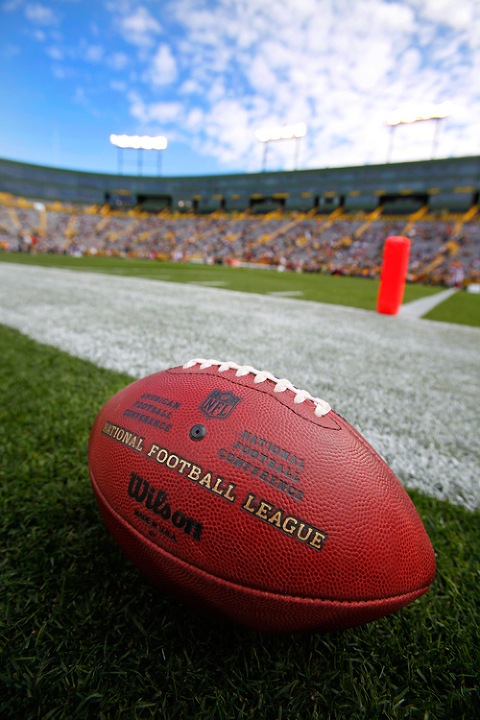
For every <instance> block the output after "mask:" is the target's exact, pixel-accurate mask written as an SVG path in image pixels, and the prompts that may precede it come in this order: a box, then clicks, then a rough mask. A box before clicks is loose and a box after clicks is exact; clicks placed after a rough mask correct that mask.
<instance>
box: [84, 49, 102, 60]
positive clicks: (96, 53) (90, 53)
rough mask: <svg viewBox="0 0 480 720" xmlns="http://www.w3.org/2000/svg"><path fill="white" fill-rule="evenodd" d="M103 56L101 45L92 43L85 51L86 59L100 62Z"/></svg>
mask: <svg viewBox="0 0 480 720" xmlns="http://www.w3.org/2000/svg"><path fill="white" fill-rule="evenodd" d="M102 58H103V47H102V46H101V45H90V46H89V47H88V48H87V51H86V53H85V60H88V62H95V63H98V62H100V61H101V60H102Z"/></svg>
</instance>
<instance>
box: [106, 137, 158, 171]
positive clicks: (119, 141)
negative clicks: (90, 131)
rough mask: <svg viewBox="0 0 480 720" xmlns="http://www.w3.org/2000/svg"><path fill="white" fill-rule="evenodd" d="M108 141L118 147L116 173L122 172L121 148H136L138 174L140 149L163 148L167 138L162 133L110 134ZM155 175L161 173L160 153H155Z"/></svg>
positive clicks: (140, 162) (140, 158) (140, 168)
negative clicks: (152, 135)
mask: <svg viewBox="0 0 480 720" xmlns="http://www.w3.org/2000/svg"><path fill="white" fill-rule="evenodd" d="M110 142H111V143H112V145H115V146H116V147H117V148H118V154H117V159H118V174H119V175H121V174H122V165H123V152H122V151H123V150H125V149H127V148H132V149H133V150H137V151H138V152H137V161H138V174H139V175H141V174H142V167H143V164H142V161H143V158H142V150H159V151H160V150H165V148H166V147H167V138H166V137H164V136H163V135H155V136H154V137H150V135H113V134H112V135H110ZM157 175H161V155H160V152H159V153H158V155H157Z"/></svg>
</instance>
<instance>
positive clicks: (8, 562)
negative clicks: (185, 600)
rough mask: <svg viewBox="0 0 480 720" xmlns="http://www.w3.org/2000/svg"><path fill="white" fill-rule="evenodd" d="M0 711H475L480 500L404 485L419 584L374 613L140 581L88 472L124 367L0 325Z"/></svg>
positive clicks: (441, 715)
mask: <svg viewBox="0 0 480 720" xmlns="http://www.w3.org/2000/svg"><path fill="white" fill-rule="evenodd" d="M0 357H1V358H2V362H1V364H0V392H1V397H2V403H1V406H0V532H1V541H0V542H1V545H0V547H1V561H0V574H1V577H0V632H1V646H0V717H2V719H3V718H13V719H14V720H20V719H24V718H25V720H27V719H30V718H31V719H32V720H33V718H42V719H45V720H46V719H47V718H48V719H50V718H68V719H71V718H82V720H83V719H84V718H88V719H90V718H92V719H97V718H98V719H100V720H106V719H107V718H112V719H113V718H122V719H123V718H125V719H127V718H128V719H129V718H141V719H144V718H145V719H147V718H167V719H168V720H171V719H173V718H182V719H185V720H186V719H190V718H195V719H196V718H199V719H202V720H203V719H209V718H211V719H212V720H213V719H215V720H216V719H217V718H218V719H219V720H226V719H230V718H232V719H233V718H253V719H258V718H266V719H268V720H270V719H271V720H279V719H283V720H285V719H287V718H288V720H294V719H298V720H300V719H309V718H318V719H321V720H328V719H330V718H335V719H338V720H340V719H342V720H344V719H345V718H348V719H349V720H350V719H352V720H356V719H357V718H358V719H360V718H361V719H367V718H368V719H370V718H372V719H376V718H382V719H383V718H385V719H388V720H390V719H391V720H393V719H395V720H396V719H398V718H409V719H411V718H419V720H428V719H430V720H441V719H445V720H451V719H452V718H463V719H464V720H470V719H471V720H473V719H474V718H478V717H479V716H480V697H479V667H480V632H479V625H480V606H479V602H478V583H479V577H480V522H479V520H480V517H479V514H478V513H476V514H470V513H469V512H467V511H466V510H464V509H462V508H460V507H454V506H451V505H449V504H447V503H442V502H440V501H438V500H433V499H430V498H427V497H423V496H421V495H418V494H413V495H412V497H413V499H414V502H415V503H416V505H417V508H418V509H419V512H420V515H421V517H422V519H423V522H424V524H425V526H426V529H427V531H428V533H429V535H430V538H431V540H432V543H433V545H434V548H435V550H436V553H437V561H438V571H437V577H436V580H435V582H434V585H433V587H432V588H431V590H430V591H429V592H428V593H427V595H425V596H423V597H422V598H421V599H420V600H419V601H417V602H416V603H414V604H413V605H410V606H408V607H407V608H405V609H404V610H402V611H400V612H399V613H396V614H394V615H392V616H390V617H388V618H385V619H383V620H380V621H378V622H376V623H372V624H370V625H366V626H364V627H362V628H356V629H352V630H348V631H345V632H339V633H328V634H324V635H305V636H297V635H288V636H275V635H273V636H272V635H262V634H260V633H255V632H252V631H247V630H243V629H241V628H236V627H232V626H229V625H224V624H222V623H220V622H217V621H215V620H210V619H206V618H205V617H204V616H201V615H199V614H197V613H196V612H194V611H193V610H189V609H186V608H185V607H183V606H181V605H179V604H178V603H177V602H175V601H174V600H171V599H170V598H168V597H167V596H165V595H163V594H161V593H160V592H158V591H157V590H155V589H154V588H153V587H151V586H150V585H149V584H148V582H146V581H145V580H144V579H143V578H142V576H141V575H140V574H139V573H138V571H137V570H136V569H135V568H134V567H133V566H132V565H131V563H130V562H129V561H128V560H127V559H126V558H125V557H124V556H123V554H122V553H121V551H120V550H119V549H118V548H117V546H116V545H115V543H114V541H113V540H112V539H111V537H110V536H109V535H108V533H107V531H106V529H105V527H104V525H103V522H102V520H101V518H100V515H99V513H98V510H97V508H96V504H95V500H94V498H93V494H92V491H91V487H90V482H89V479H88V471H87V462H86V454H87V442H88V434H89V429H90V427H91V424H92V422H93V419H94V417H95V415H96V413H97V412H98V410H99V409H100V407H101V406H102V405H103V403H104V402H105V401H106V400H107V399H108V397H110V396H111V395H112V393H114V392H115V391H116V390H118V389H119V388H120V387H123V386H124V385H125V384H126V383H127V382H130V379H129V378H127V377H126V376H124V375H120V374H116V373H112V372H109V371H105V370H101V369H98V368H97V367H95V366H93V365H91V364H90V363H88V362H85V361H81V360H78V359H74V358H72V357H70V356H68V355H66V354H64V353H61V352H59V351H57V350H55V349H53V348H51V347H48V346H43V345H38V344H36V343H34V342H33V341H31V340H29V339H27V338H26V337H24V336H22V335H20V334H19V333H18V332H17V331H15V330H12V329H9V328H4V327H1V326H0Z"/></svg>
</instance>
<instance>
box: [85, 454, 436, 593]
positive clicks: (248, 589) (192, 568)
mask: <svg viewBox="0 0 480 720" xmlns="http://www.w3.org/2000/svg"><path fill="white" fill-rule="evenodd" d="M89 473H90V480H91V482H92V485H94V487H95V489H96V490H97V492H98V495H99V496H100V497H101V498H102V501H103V503H104V505H105V506H106V507H107V508H108V510H109V511H110V512H111V513H112V514H113V515H114V516H115V517H116V518H117V520H118V521H119V522H120V523H121V524H122V525H123V526H124V527H126V528H128V530H130V531H131V532H133V533H134V535H135V536H136V537H137V539H139V540H141V541H142V542H145V541H146V542H147V543H148V545H149V546H150V547H151V548H152V549H153V550H155V551H158V552H159V553H160V554H164V555H166V556H168V557H169V558H170V559H173V560H174V561H175V562H178V563H180V565H181V566H182V567H183V568H184V569H185V570H188V571H189V572H192V571H194V572H196V573H198V574H199V575H201V576H203V577H204V578H205V579H209V580H212V581H213V582H216V583H221V584H225V585H226V586H228V587H229V588H230V589H235V588H238V589H240V590H242V591H244V592H249V593H253V594H257V595H262V596H267V597H269V598H272V599H279V600H293V601H302V600H305V601H307V602H311V603H317V604H325V605H332V606H338V605H342V606H358V607H365V606H370V607H374V606H375V605H378V604H381V603H383V602H386V601H388V602H394V601H398V600H403V599H408V598H411V597H413V596H417V597H419V596H420V595H423V594H424V593H426V592H427V590H428V589H429V588H430V584H429V585H426V586H425V587H422V588H418V589H417V590H411V591H410V592H408V593H400V595H387V596H386V597H381V598H373V599H370V600H330V599H327V598H316V597H309V596H304V595H288V594H286V593H279V592H271V591H270V590H261V589H259V588H254V587H250V586H249V585H240V584H239V583H236V582H234V581H233V580H227V579H226V578H223V577H221V576H219V575H214V574H213V573H211V572H208V571H207V570H203V569H202V568H199V567H196V566H195V565H191V564H190V563H188V562H187V561H186V560H182V558H180V557H178V556H177V555H174V554H173V553H171V552H169V551H168V550H165V549H164V548H162V547H160V546H159V545H156V544H155V543H154V542H152V541H151V540H150V539H149V538H148V537H146V536H145V535H142V534H141V533H140V532H139V531H138V530H137V529H136V528H135V527H134V526H133V525H131V524H130V523H129V522H128V521H127V520H126V519H125V518H123V517H122V516H121V515H120V514H119V513H118V512H117V511H116V510H115V509H114V508H113V507H112V506H111V505H110V503H109V502H107V499H106V497H105V495H104V494H103V492H102V491H101V490H100V488H99V486H98V483H97V481H96V480H95V478H94V476H93V472H92V470H91V468H90V467H89ZM122 551H123V548H122ZM123 552H125V551H123ZM125 554H126V553H125ZM129 559H130V558H129ZM131 562H133V561H131ZM133 564H134V565H135V563H133ZM137 569H138V568H137Z"/></svg>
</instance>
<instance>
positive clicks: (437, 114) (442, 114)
mask: <svg viewBox="0 0 480 720" xmlns="http://www.w3.org/2000/svg"><path fill="white" fill-rule="evenodd" d="M447 105H448V103H443V105H438V106H437V107H436V108H435V107H430V108H424V109H423V111H417V112H415V111H414V112H410V113H405V114H403V115H401V114H399V113H396V114H394V115H392V116H391V117H390V118H388V120H386V121H385V124H386V125H388V126H389V127H390V139H389V142H388V150H387V163H389V162H390V160H391V158H392V152H393V142H394V131H395V128H396V127H397V126H398V125H410V124H411V123H416V122H424V121H427V120H435V132H434V133H433V142H432V153H431V158H430V159H431V160H433V159H434V157H435V152H436V149H437V143H438V131H439V123H440V120H443V119H444V118H446V117H448V115H449V113H448V111H447V109H446V107H447Z"/></svg>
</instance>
